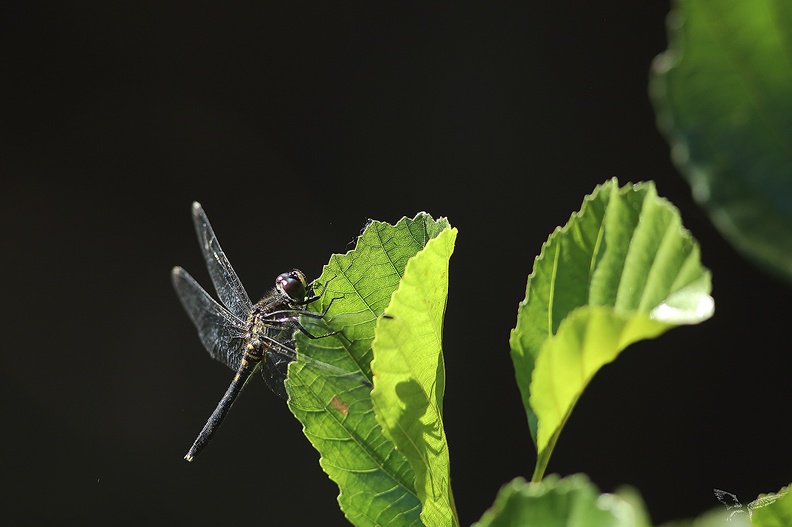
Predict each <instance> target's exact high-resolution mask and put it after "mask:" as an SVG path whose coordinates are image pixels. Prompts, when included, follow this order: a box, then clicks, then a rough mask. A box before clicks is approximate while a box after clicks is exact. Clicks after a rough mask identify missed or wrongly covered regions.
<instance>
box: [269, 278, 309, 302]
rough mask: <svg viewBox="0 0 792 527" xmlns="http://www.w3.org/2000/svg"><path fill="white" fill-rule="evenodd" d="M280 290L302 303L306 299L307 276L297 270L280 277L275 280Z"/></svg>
mask: <svg viewBox="0 0 792 527" xmlns="http://www.w3.org/2000/svg"><path fill="white" fill-rule="evenodd" d="M275 284H276V286H277V288H278V290H279V291H280V292H281V293H283V294H285V295H286V296H288V297H289V298H290V299H292V300H296V301H299V302H302V301H303V300H304V299H305V287H306V286H305V276H304V275H303V274H302V273H301V272H300V271H297V270H294V271H289V272H288V273H282V274H280V275H278V278H277V279H276V280H275Z"/></svg>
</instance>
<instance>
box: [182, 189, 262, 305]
mask: <svg viewBox="0 0 792 527" xmlns="http://www.w3.org/2000/svg"><path fill="white" fill-rule="evenodd" d="M192 211H193V223H194V225H195V233H196V234H197V235H198V242H199V243H200V245H201V253H202V254H203V256H204V261H205V262H206V268H207V269H208V271H209V276H210V278H211V279H212V284H214V288H215V291H217V296H218V298H219V299H220V302H222V303H223V305H224V306H226V308H228V310H229V311H231V313H233V314H234V315H236V316H237V317H239V318H241V319H245V318H247V315H248V313H250V310H251V309H252V307H253V304H252V302H251V301H250V297H249V296H248V294H247V291H245V287H244V286H243V285H242V281H241V280H240V279H239V277H238V276H237V274H236V272H235V271H234V268H233V267H231V263H230V262H229V261H228V258H227V257H226V255H225V253H224V252H223V249H222V248H221V247H220V242H219V241H217V236H215V233H214V230H213V229H212V225H211V224H210V223H209V218H208V217H207V216H206V213H205V212H204V210H203V207H201V204H200V203H198V202H197V201H196V202H194V203H193V208H192Z"/></svg>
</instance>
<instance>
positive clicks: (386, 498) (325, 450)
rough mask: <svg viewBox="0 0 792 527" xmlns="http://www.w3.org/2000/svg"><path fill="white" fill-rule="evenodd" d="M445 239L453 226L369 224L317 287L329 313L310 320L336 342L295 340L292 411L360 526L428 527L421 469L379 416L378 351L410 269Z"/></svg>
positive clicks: (307, 321)
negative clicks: (379, 327) (385, 318)
mask: <svg viewBox="0 0 792 527" xmlns="http://www.w3.org/2000/svg"><path fill="white" fill-rule="evenodd" d="M446 229H448V221H447V220H445V219H440V220H438V221H434V220H433V219H432V218H431V217H430V216H429V215H428V214H425V213H421V214H418V215H417V216H416V217H415V218H414V219H406V218H404V219H402V220H400V221H399V222H398V223H397V224H396V225H395V226H393V225H388V224H386V223H382V222H376V221H374V222H371V223H369V224H368V225H367V227H366V229H365V230H364V231H363V233H362V234H361V235H360V237H359V238H358V241H357V245H356V247H355V249H354V250H352V251H350V252H348V253H346V254H343V255H341V254H336V255H333V256H332V257H331V258H330V262H329V263H328V264H327V265H326V266H325V268H324V271H323V273H322V276H321V277H320V278H319V279H318V280H317V284H321V287H318V289H317V290H318V291H321V290H322V287H324V286H325V285H326V287H327V289H326V291H325V292H324V294H323V295H322V297H321V299H320V300H318V301H317V302H315V303H312V304H311V305H310V306H309V308H310V309H311V310H315V311H316V312H324V310H327V314H326V316H325V317H324V319H323V320H321V321H318V320H316V319H312V318H310V317H305V316H304V317H301V322H302V323H303V325H304V326H305V327H306V328H307V329H308V330H309V331H310V332H311V333H312V334H314V335H322V334H324V333H326V332H328V331H331V330H332V331H335V332H337V334H335V335H332V336H328V337H325V338H321V339H309V338H307V337H306V336H305V335H303V334H302V333H301V332H297V334H296V335H295V337H296V342H297V351H298V354H299V355H300V360H297V361H295V362H293V363H291V364H290V365H289V376H288V378H287V380H286V389H287V391H288V393H289V409H290V410H291V411H292V413H293V414H294V415H295V417H297V419H298V420H299V421H300V422H301V423H302V424H303V432H304V433H305V435H306V437H307V438H308V439H309V441H310V442H311V444H312V445H313V446H314V447H315V448H316V449H317V450H318V451H319V453H320V455H321V458H320V465H321V466H322V469H323V470H324V471H325V472H326V473H327V475H328V476H329V477H330V479H332V480H333V481H334V482H335V483H336V484H338V487H339V489H340V491H341V492H340V494H339V496H338V502H339V505H340V506H341V509H342V510H343V512H344V514H345V515H346V517H347V518H348V519H349V521H350V522H352V524H354V525H357V526H376V525H407V526H419V525H421V521H420V513H421V504H420V501H419V499H418V496H417V493H416V490H415V483H414V482H415V474H414V472H413V469H412V467H411V466H410V463H409V462H408V460H407V459H406V458H405V457H404V456H403V455H402V454H401V453H400V452H399V451H398V450H396V448H395V445H394V444H393V442H391V441H390V440H389V439H388V438H387V437H386V436H385V435H384V434H383V431H382V428H381V427H380V425H379V423H378V422H377V420H376V418H375V415H374V410H373V406H372V401H371V393H370V392H371V381H372V375H371V368H370V363H371V359H372V351H371V342H372V340H373V339H374V327H375V324H376V321H377V318H378V317H380V316H381V315H382V313H383V312H384V310H385V308H386V307H387V305H388V303H389V302H390V298H391V295H392V293H393V292H394V291H395V290H396V288H397V287H398V286H399V282H400V280H401V278H402V276H403V274H404V269H405V266H406V265H407V262H408V260H409V259H410V258H412V257H413V256H415V254H417V253H418V251H420V250H421V249H422V248H423V247H424V246H425V245H426V244H427V242H428V241H429V240H430V239H432V238H434V237H436V236H437V235H438V234H439V233H441V232H442V231H444V230H446ZM316 361H320V362H321V363H324V364H328V365H330V366H329V367H326V366H322V365H320V364H319V363H318V362H316Z"/></svg>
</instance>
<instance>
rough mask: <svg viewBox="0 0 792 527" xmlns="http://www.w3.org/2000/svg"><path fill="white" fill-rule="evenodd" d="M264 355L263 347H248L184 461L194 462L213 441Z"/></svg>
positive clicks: (249, 345) (250, 345)
mask: <svg viewBox="0 0 792 527" xmlns="http://www.w3.org/2000/svg"><path fill="white" fill-rule="evenodd" d="M263 355H264V350H263V348H262V347H261V346H253V345H252V344H248V345H247V347H246V349H245V354H244V356H243V357H242V361H241V362H240V363H239V369H237V372H236V375H234V379H233V380H232V381H231V384H230V385H229V386H228V390H226V393H225V395H223V398H222V399H220V402H219V403H217V408H215V410H214V412H212V415H211V416H209V420H208V421H206V424H205V425H204V427H203V430H201V433H200V434H198V438H197V439H196V440H195V442H194V443H193V445H192V447H190V451H189V452H187V455H186V456H184V459H186V460H187V461H192V460H193V459H194V458H195V456H197V455H198V453H199V452H200V451H201V450H203V448H204V447H205V446H206V444H207V443H208V442H209V440H210V439H212V436H213V435H214V434H215V432H216V431H217V429H218V428H220V424H221V423H222V422H223V419H225V416H226V414H227V413H228V411H229V410H230V409H231V405H233V404H234V401H235V400H236V398H237V396H238V395H239V393H240V392H241V391H242V388H244V387H245V383H246V382H247V380H248V379H249V378H250V374H251V373H253V371H255V369H256V367H257V366H258V365H259V363H260V362H261V358H262V356H263Z"/></svg>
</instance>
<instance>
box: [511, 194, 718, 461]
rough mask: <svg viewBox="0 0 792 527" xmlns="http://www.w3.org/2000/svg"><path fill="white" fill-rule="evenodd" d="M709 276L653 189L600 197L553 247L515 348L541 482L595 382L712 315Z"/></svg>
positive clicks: (535, 282)
mask: <svg viewBox="0 0 792 527" xmlns="http://www.w3.org/2000/svg"><path fill="white" fill-rule="evenodd" d="M710 288H711V286H710V274H709V271H707V269H705V268H704V267H703V266H702V265H701V262H700V258H699V249H698V245H697V244H696V242H695V240H694V239H693V238H692V236H691V235H690V233H689V232H688V231H686V230H685V229H684V228H683V227H682V225H681V220H680V218H679V213H678V211H677V210H676V208H675V207H674V206H673V205H671V204H670V203H669V202H667V201H666V200H664V199H662V198H659V197H658V196H657V194H656V191H655V187H654V185H653V184H652V183H639V184H636V185H626V186H624V187H622V188H619V187H618V182H617V181H616V180H615V179H614V180H611V181H609V182H607V183H605V184H603V185H601V186H599V187H597V189H595V191H594V192H593V193H592V194H591V195H590V196H587V197H586V199H585V200H584V202H583V206H582V208H581V210H580V212H578V213H575V214H573V215H572V218H571V219H570V220H569V222H568V223H567V224H566V225H565V226H564V227H562V228H559V229H557V230H556V231H555V232H554V233H553V234H552V235H551V236H550V238H549V239H548V240H547V242H545V244H544V245H543V247H542V251H541V254H540V255H539V257H537V259H536V262H535V263H534V269H533V272H532V273H531V275H530V276H529V277H528V285H527V288H526V296H525V300H524V301H523V302H522V303H521V304H520V308H519V311H518V318H517V326H516V328H515V329H514V330H513V331H512V335H511V347H512V360H513V362H514V366H515V371H516V376H517V382H518V384H519V387H520V391H521V394H522V399H523V405H524V406H525V410H526V414H527V416H528V422H529V427H530V430H531V434H532V437H533V438H534V441H535V443H536V448H537V452H538V453H539V459H538V462H537V473H535V477H536V476H537V475H538V476H539V477H541V474H542V473H543V471H544V466H545V465H546V463H547V459H548V458H549V455H550V453H551V452H552V449H553V446H554V445H555V442H556V440H557V439H558V435H559V434H560V432H561V429H562V427H563V425H564V423H565V422H566V420H567V419H568V418H569V416H570V413H571V411H572V408H573V407H574V405H575V403H576V402H577V400H578V398H579V397H580V395H581V394H582V392H583V390H584V389H585V387H586V386H587V385H588V383H589V381H590V380H591V378H592V377H593V376H594V374H595V373H596V372H597V371H598V370H599V369H600V368H601V367H602V366H604V365H605V364H607V363H609V362H611V361H612V360H614V359H615V358H616V356H618V354H619V353H620V352H621V351H622V350H623V349H624V348H625V347H627V346H628V345H629V344H631V343H633V342H636V341H638V340H641V339H648V338H654V337H657V336H659V335H660V334H662V333H663V332H665V331H667V330H668V329H670V328H672V327H674V326H676V325H679V324H696V323H698V322H701V321H703V320H706V319H707V318H709V317H710V316H711V315H712V313H713V309H714V303H713V300H712V297H710V295H709V293H710Z"/></svg>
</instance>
